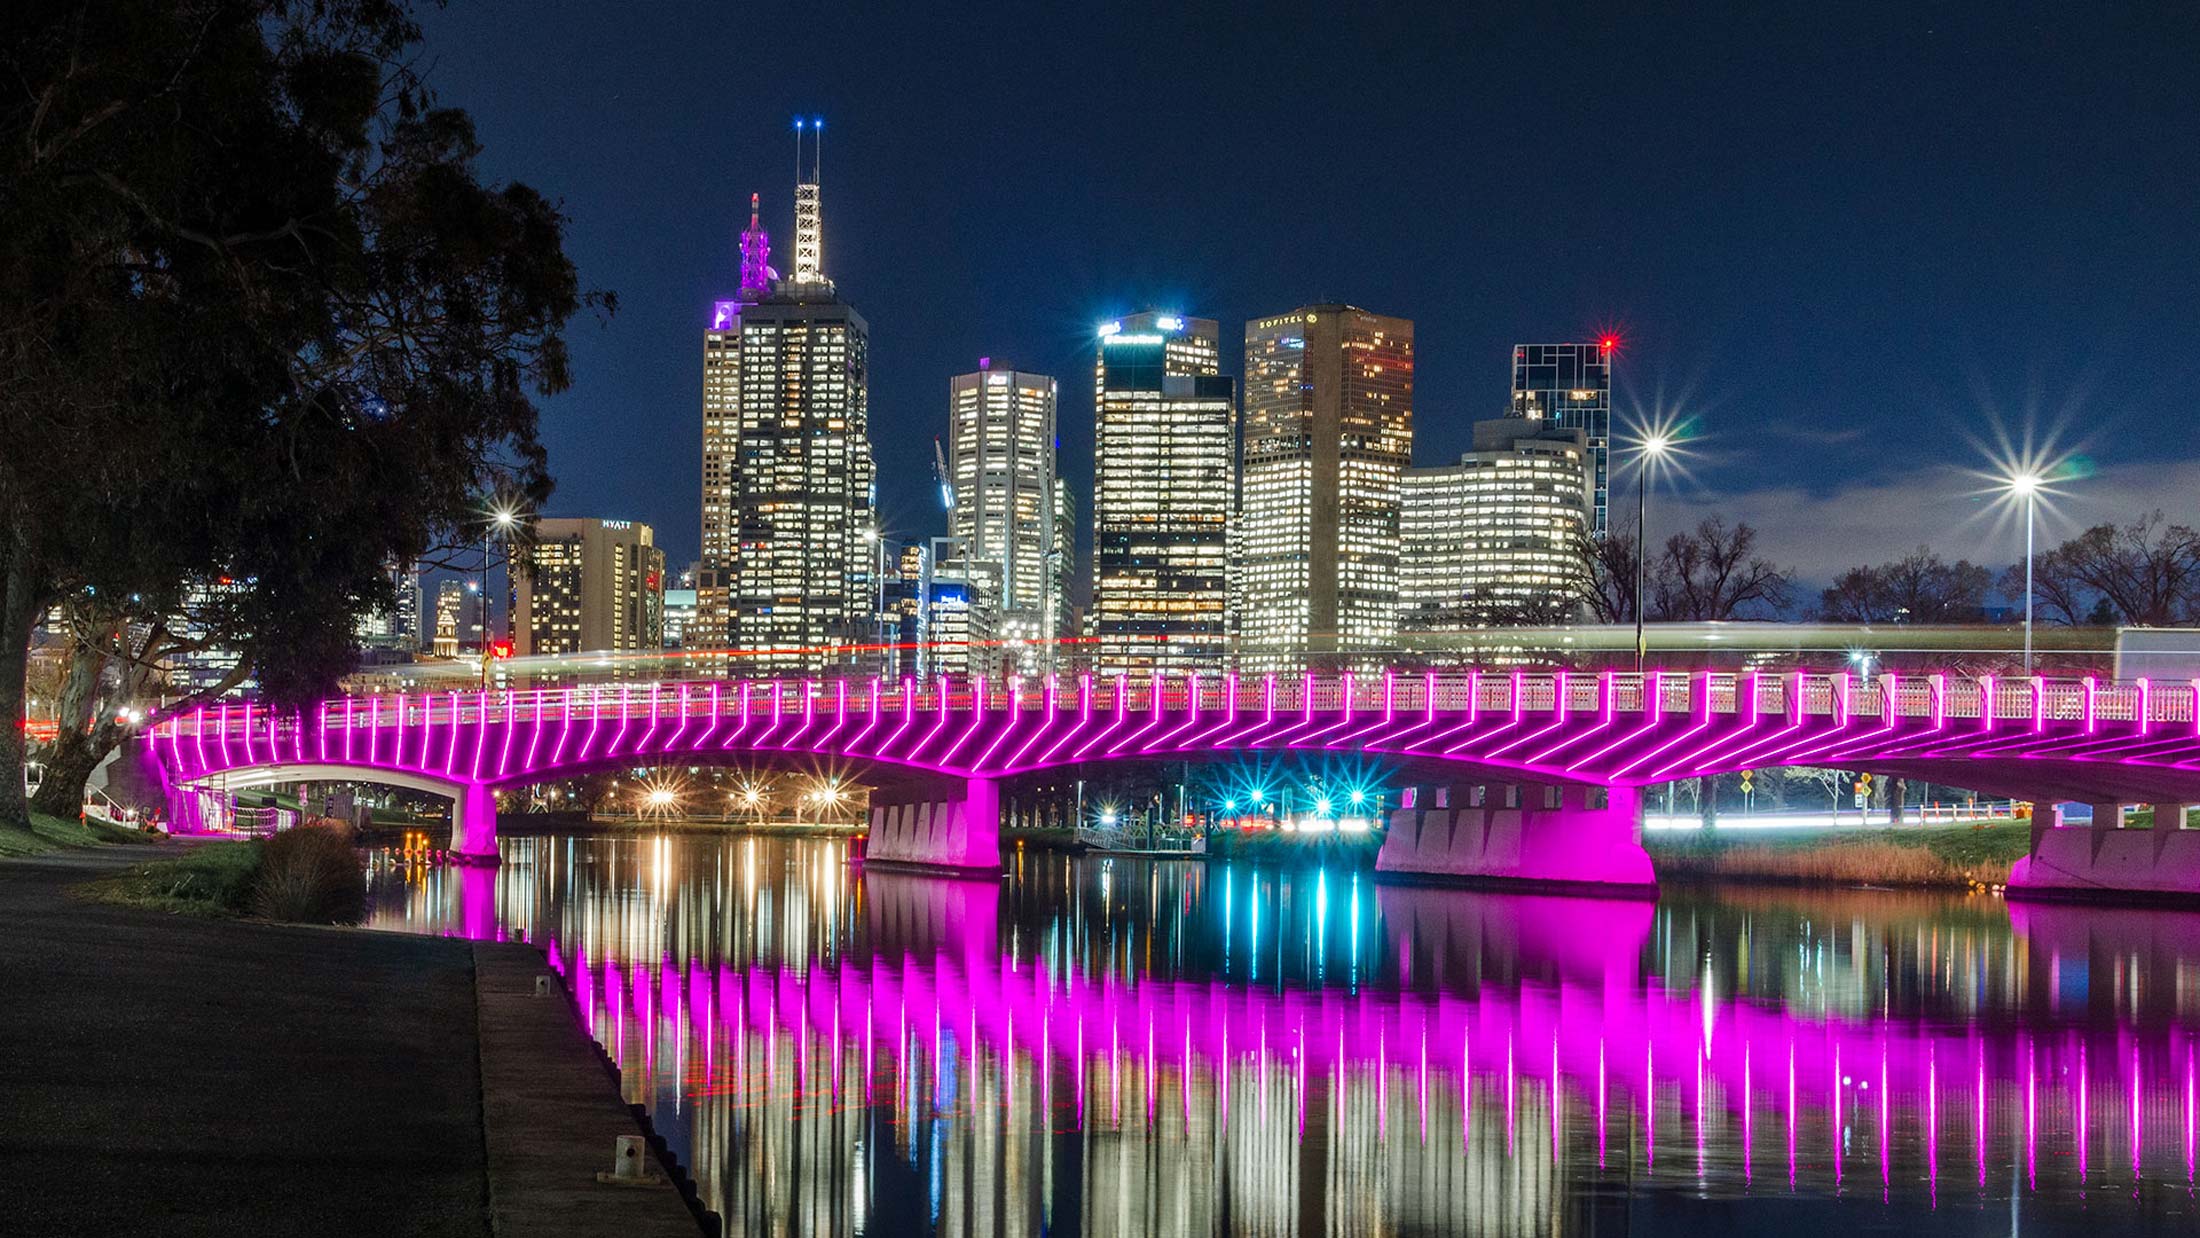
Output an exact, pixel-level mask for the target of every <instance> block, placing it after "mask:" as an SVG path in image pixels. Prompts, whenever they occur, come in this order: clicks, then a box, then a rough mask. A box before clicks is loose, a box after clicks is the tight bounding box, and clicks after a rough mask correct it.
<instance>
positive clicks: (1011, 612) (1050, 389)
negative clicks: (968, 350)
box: [947, 359, 1061, 674]
mask: <svg viewBox="0 0 2200 1238" xmlns="http://www.w3.org/2000/svg"><path fill="white" fill-rule="evenodd" d="M1054 409H1055V382H1054V379H1053V378H1051V377H1049V376H1048V375H1045V374H1029V373H1025V372H1023V371H1020V370H999V369H994V368H993V366H992V363H991V360H990V359H986V360H981V361H979V363H978V371H977V373H975V374H959V375H956V376H955V377H954V378H953V379H951V380H949V383H948V410H947V468H948V478H949V480H950V481H951V482H952V485H953V490H954V504H953V506H952V508H950V510H949V512H948V518H947V530H948V533H949V535H950V536H951V537H952V538H953V539H954V551H953V554H954V558H955V561H956V562H957V563H958V564H961V565H963V567H964V568H965V569H966V571H967V572H968V573H969V576H970V581H971V583H972V584H978V583H980V582H981V581H982V582H986V583H989V584H990V583H991V582H996V581H997V582H998V583H997V585H994V586H993V590H992V591H993V596H991V597H989V598H986V599H984V604H985V606H986V608H987V609H989V610H990V611H991V613H992V616H993V623H992V632H993V636H994V637H995V638H996V639H999V640H1003V641H1012V642H1016V643H1017V651H1016V657H1015V658H1014V659H1013V662H1012V664H1011V665H1010V667H1009V669H1010V670H1012V671H1016V672H1019V673H1024V674H1043V673H1045V672H1046V671H1048V670H1051V669H1052V668H1053V664H1054V660H1053V646H1052V644H1051V642H1052V640H1053V639H1054V638H1055V637H1056V636H1058V635H1060V631H1059V629H1058V628H1057V627H1056V626H1054V625H1056V624H1058V623H1059V621H1060V620H1059V616H1060V613H1061V600H1060V598H1059V597H1058V596H1057V591H1058V589H1059V586H1060V583H1061V582H1060V580H1059V579H1058V574H1057V570H1056V564H1057V550H1058V548H1057V546H1056V544H1055V536H1056V525H1057V521H1056V516H1055V510H1054V505H1055V491H1056V480H1057V477H1056V472H1055V443H1056V439H1055V428H1054Z"/></svg>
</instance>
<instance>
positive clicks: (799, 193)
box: [794, 116, 832, 284]
mask: <svg viewBox="0 0 2200 1238" xmlns="http://www.w3.org/2000/svg"><path fill="white" fill-rule="evenodd" d="M805 132H808V133H810V134H812V135H813V136H812V138H811V147H810V166H809V169H808V171H807V172H805V171H804V169H803V166H802V135H803V133H805ZM824 163H825V118H824V117H822V116H818V117H812V118H807V119H805V118H803V117H796V118H795V122H794V180H795V184H794V282H795V283H798V284H830V283H831V282H832V281H831V280H828V279H826V278H825V221H824V218H823V216H822V215H821V214H820V213H819V209H818V194H817V190H818V178H819V176H820V175H821V174H822V172H823V170H824Z"/></svg>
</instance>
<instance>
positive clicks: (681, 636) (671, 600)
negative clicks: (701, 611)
mask: <svg viewBox="0 0 2200 1238" xmlns="http://www.w3.org/2000/svg"><path fill="white" fill-rule="evenodd" d="M694 628H695V590H693V589H667V590H665V648H667V649H685V648H687V647H688V643H687V642H688V636H689V634H690V633H691V632H692V631H693V630H694Z"/></svg>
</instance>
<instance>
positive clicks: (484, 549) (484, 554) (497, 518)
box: [481, 506, 519, 690]
mask: <svg viewBox="0 0 2200 1238" xmlns="http://www.w3.org/2000/svg"><path fill="white" fill-rule="evenodd" d="M518 523H519V509H518V508H514V507H504V506H498V507H496V508H493V509H491V510H490V512H489V532H488V535H487V536H485V537H483V538H482V539H481V686H482V688H483V689H484V690H486V689H487V688H488V686H489V647H490V645H491V643H492V642H491V641H490V639H489V637H490V631H489V569H490V568H491V567H492V566H494V565H495V563H496V539H497V538H498V537H499V536H502V537H503V538H504V544H505V545H506V546H510V545H511V543H512V528H513V526H514V525H517V524H518ZM504 578H505V580H506V581H509V580H511V578H512V571H511V568H509V567H507V568H505V571H504Z"/></svg>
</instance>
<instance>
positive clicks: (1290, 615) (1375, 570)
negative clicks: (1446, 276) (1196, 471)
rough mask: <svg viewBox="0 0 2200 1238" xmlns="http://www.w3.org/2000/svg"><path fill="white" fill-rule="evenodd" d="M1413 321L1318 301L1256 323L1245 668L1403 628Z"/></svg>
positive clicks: (1378, 643) (1249, 327) (1248, 347)
mask: <svg viewBox="0 0 2200 1238" xmlns="http://www.w3.org/2000/svg"><path fill="white" fill-rule="evenodd" d="M1412 462H1413V323H1412V322H1410V321H1408V320H1407V319H1404V318H1389V317H1385V316H1383V315H1381V314H1370V313H1368V312H1367V311H1366V310H1363V309H1358V308H1355V307H1353V306H1350V305H1309V306H1304V307H1302V308H1299V309H1295V310H1292V311H1291V312H1290V313H1287V314H1279V315H1275V316H1273V317H1268V318H1260V319H1256V320H1254V321H1252V322H1249V323H1247V324H1246V325H1245V441H1244V462H1243V465H1242V470H1243V472H1242V474H1241V483H1240V488H1239V491H1240V497H1239V503H1238V516H1237V523H1238V527H1237V530H1236V534H1235V537H1234V541H1235V544H1236V557H1235V560H1234V562H1233V564H1232V569H1231V570H1232V573H1233V576H1232V592H1233V596H1234V598H1235V602H1234V609H1235V611H1236V613H1237V653H1238V663H1239V665H1241V666H1243V667H1245V668H1246V669H1248V670H1261V671H1269V670H1284V669H1289V668H1293V667H1299V666H1305V665H1310V664H1311V665H1316V666H1327V665H1330V664H1332V663H1333V662H1335V661H1336V656H1335V655H1343V656H1345V657H1346V658H1347V664H1349V655H1350V654H1351V653H1352V652H1353V651H1361V652H1364V653H1369V654H1376V653H1378V652H1379V651H1381V650H1382V649H1383V648H1384V647H1385V646H1387V645H1388V644H1389V643H1390V641H1391V640H1392V639H1393V638H1394V637H1395V636H1396V635H1397V630H1398V504H1399V498H1398V476H1399V473H1400V472H1401V471H1403V470H1404V469H1405V468H1406V466H1408V465H1410V464H1411V463H1412Z"/></svg>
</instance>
